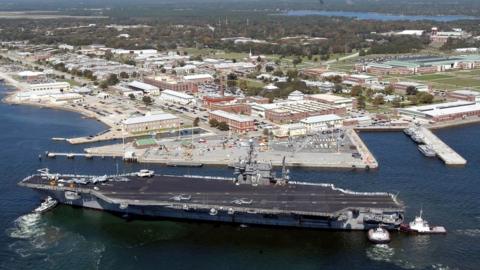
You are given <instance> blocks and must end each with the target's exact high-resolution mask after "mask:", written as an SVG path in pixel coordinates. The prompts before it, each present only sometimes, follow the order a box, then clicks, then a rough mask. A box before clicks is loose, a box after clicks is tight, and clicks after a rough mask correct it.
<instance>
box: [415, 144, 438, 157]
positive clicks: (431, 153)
mask: <svg viewBox="0 0 480 270" xmlns="http://www.w3.org/2000/svg"><path fill="white" fill-rule="evenodd" d="M418 150H419V151H420V152H421V153H422V154H423V155H424V156H426V157H435V156H436V155H437V153H435V150H433V149H432V147H430V146H429V145H426V144H420V145H419V146H418Z"/></svg>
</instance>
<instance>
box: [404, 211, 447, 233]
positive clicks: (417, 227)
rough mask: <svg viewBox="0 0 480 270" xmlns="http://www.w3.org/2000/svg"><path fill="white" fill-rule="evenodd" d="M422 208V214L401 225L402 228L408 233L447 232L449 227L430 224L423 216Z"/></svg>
mask: <svg viewBox="0 0 480 270" xmlns="http://www.w3.org/2000/svg"><path fill="white" fill-rule="evenodd" d="M422 212H423V211H422V210H420V216H417V217H415V219H414V220H413V221H412V222H410V223H408V224H402V225H400V230H401V231H403V232H407V233H418V234H446V233H447V229H445V227H443V226H430V225H428V222H427V221H426V220H424V219H423V218H422Z"/></svg>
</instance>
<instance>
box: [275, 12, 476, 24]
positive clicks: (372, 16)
mask: <svg viewBox="0 0 480 270" xmlns="http://www.w3.org/2000/svg"><path fill="white" fill-rule="evenodd" d="M283 15H286V16H327V17H348V18H356V19H358V20H377V21H424V20H428V21H437V22H451V21H458V20H478V19H480V17H474V16H465V15H437V16H429V15H395V14H386V13H377V12H354V11H326V10H290V11H287V12H285V13H284V14H283Z"/></svg>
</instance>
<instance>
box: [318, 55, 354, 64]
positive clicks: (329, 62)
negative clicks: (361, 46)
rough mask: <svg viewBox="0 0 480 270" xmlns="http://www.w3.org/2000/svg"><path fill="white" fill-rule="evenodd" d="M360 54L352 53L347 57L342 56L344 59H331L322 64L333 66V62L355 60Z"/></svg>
mask: <svg viewBox="0 0 480 270" xmlns="http://www.w3.org/2000/svg"><path fill="white" fill-rule="evenodd" d="M359 55H360V54H359V53H358V52H357V53H353V54H350V55H347V56H344V57H341V58H338V60H337V59H332V60H328V61H326V62H324V64H327V65H328V64H333V63H335V62H340V61H344V60H348V59H351V58H355V57H358V56H359Z"/></svg>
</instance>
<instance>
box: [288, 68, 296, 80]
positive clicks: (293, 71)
mask: <svg viewBox="0 0 480 270" xmlns="http://www.w3.org/2000/svg"><path fill="white" fill-rule="evenodd" d="M287 77H288V78H290V79H291V80H294V79H296V78H297V77H298V70H296V69H289V70H287Z"/></svg>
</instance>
